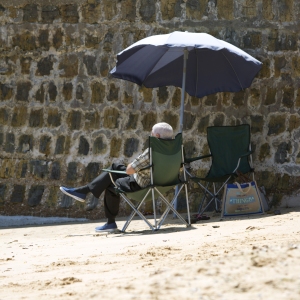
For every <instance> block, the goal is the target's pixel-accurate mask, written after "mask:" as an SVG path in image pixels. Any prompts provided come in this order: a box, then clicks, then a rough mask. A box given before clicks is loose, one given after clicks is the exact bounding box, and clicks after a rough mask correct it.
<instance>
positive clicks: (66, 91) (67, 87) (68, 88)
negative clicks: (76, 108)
mask: <svg viewBox="0 0 300 300" xmlns="http://www.w3.org/2000/svg"><path fill="white" fill-rule="evenodd" d="M72 93H73V84H72V82H64V85H63V89H62V94H63V96H64V99H65V100H67V101H68V100H71V99H72Z"/></svg>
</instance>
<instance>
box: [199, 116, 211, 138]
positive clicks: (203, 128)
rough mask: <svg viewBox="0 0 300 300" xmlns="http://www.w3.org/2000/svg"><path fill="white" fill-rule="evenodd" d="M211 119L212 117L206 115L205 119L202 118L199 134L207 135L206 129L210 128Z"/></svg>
mask: <svg viewBox="0 0 300 300" xmlns="http://www.w3.org/2000/svg"><path fill="white" fill-rule="evenodd" d="M209 117H210V115H209V114H208V115H206V116H205V117H202V118H200V121H199V123H198V127H197V129H198V132H200V133H206V128H207V127H208V126H209Z"/></svg>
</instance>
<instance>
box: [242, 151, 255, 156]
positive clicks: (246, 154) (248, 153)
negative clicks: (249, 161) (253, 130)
mask: <svg viewBox="0 0 300 300" xmlns="http://www.w3.org/2000/svg"><path fill="white" fill-rule="evenodd" d="M253 152H254V151H252V150H251V151H248V152H247V153H245V154H243V155H241V156H240V157H245V156H249V155H250V154H252V153H253Z"/></svg>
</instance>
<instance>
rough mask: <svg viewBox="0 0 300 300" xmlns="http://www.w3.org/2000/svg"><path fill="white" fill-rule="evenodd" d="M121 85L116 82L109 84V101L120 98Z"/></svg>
mask: <svg viewBox="0 0 300 300" xmlns="http://www.w3.org/2000/svg"><path fill="white" fill-rule="evenodd" d="M119 90H120V89H119V87H117V86H116V85H115V84H114V83H112V84H110V86H109V93H108V96H107V100H108V101H118V100H119Z"/></svg>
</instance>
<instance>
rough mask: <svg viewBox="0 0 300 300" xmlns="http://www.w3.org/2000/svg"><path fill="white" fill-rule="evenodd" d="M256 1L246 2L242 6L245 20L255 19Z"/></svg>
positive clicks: (247, 0) (248, 0) (249, 0)
mask: <svg viewBox="0 0 300 300" xmlns="http://www.w3.org/2000/svg"><path fill="white" fill-rule="evenodd" d="M256 3H257V2H256V0H246V1H245V2H244V3H243V4H242V14H243V16H245V17H246V18H255V17H256V16H257V7H256Z"/></svg>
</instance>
